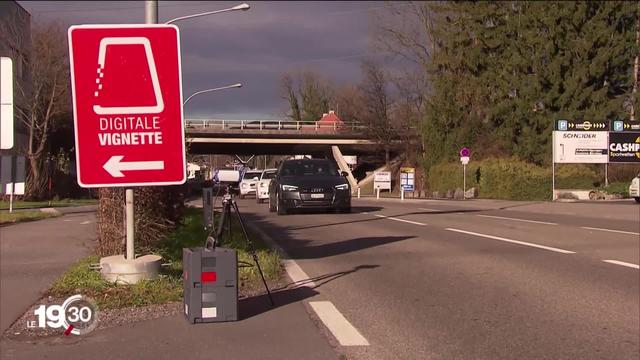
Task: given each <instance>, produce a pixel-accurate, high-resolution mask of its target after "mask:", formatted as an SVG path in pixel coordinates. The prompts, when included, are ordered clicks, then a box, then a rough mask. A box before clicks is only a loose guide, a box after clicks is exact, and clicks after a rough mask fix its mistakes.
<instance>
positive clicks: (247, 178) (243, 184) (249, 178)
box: [240, 170, 262, 199]
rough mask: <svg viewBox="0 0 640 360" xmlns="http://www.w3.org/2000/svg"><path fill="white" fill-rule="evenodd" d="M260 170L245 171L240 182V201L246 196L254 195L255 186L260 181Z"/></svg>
mask: <svg viewBox="0 0 640 360" xmlns="http://www.w3.org/2000/svg"><path fill="white" fill-rule="evenodd" d="M261 174H262V170H247V171H245V173H244V176H243V177H242V180H241V181H240V199H244V197H245V196H247V195H255V194H256V184H257V183H258V180H260V175H261Z"/></svg>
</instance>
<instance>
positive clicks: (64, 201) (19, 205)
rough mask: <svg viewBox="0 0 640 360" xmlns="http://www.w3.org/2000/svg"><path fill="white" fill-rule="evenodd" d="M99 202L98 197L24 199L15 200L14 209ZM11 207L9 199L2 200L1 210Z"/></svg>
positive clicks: (0, 201) (0, 203) (0, 202)
mask: <svg viewBox="0 0 640 360" xmlns="http://www.w3.org/2000/svg"><path fill="white" fill-rule="evenodd" d="M97 203H98V200H96V199H61V200H51V202H49V201H23V200H14V201H13V208H14V209H35V208H42V207H65V206H78V205H95V204H97ZM6 209H9V201H6V200H0V210H6Z"/></svg>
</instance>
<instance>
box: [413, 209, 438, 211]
mask: <svg viewBox="0 0 640 360" xmlns="http://www.w3.org/2000/svg"><path fill="white" fill-rule="evenodd" d="M418 210H424V211H440V210H436V209H427V208H418Z"/></svg>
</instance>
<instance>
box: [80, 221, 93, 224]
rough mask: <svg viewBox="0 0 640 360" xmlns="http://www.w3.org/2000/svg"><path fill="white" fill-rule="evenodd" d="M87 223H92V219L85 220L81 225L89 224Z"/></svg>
mask: <svg viewBox="0 0 640 360" xmlns="http://www.w3.org/2000/svg"><path fill="white" fill-rule="evenodd" d="M87 224H91V221H83V222H81V223H80V225H87Z"/></svg>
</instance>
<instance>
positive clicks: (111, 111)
mask: <svg viewBox="0 0 640 360" xmlns="http://www.w3.org/2000/svg"><path fill="white" fill-rule="evenodd" d="M69 58H70V64H71V81H72V92H73V112H74V125H75V141H76V164H77V174H78V183H79V184H80V185H81V186H83V187H105V186H148V185H175V184H183V183H184V182H185V180H186V161H185V139H184V122H183V114H182V75H181V64H180V43H179V32H178V28H177V27H176V26H174V25H80V26H72V27H70V28H69Z"/></svg>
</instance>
